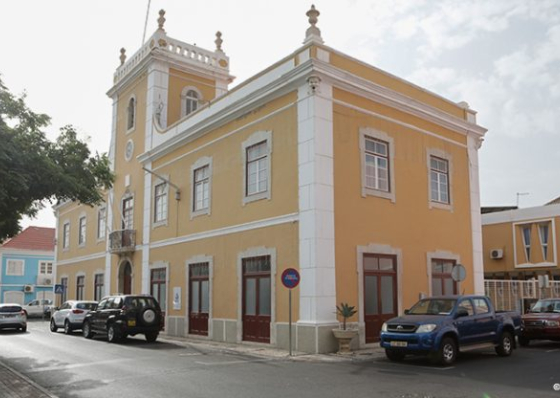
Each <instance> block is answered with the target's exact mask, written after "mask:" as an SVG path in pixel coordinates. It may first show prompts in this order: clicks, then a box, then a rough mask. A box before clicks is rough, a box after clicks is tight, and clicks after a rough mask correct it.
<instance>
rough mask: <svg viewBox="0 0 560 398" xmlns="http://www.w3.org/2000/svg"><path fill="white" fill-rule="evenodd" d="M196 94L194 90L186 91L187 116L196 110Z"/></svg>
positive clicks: (197, 99)
mask: <svg viewBox="0 0 560 398" xmlns="http://www.w3.org/2000/svg"><path fill="white" fill-rule="evenodd" d="M199 100H200V99H199V98H198V93H197V92H196V91H194V90H188V91H187V94H186V96H185V115H188V114H190V113H192V112H194V111H196V110H197V109H198V101H199Z"/></svg>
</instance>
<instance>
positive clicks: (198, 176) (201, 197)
mask: <svg viewBox="0 0 560 398" xmlns="http://www.w3.org/2000/svg"><path fill="white" fill-rule="evenodd" d="M209 188H210V166H208V165H206V166H203V167H200V168H198V169H196V170H195V171H194V192H193V195H194V198H193V205H194V206H193V207H194V208H193V210H194V211H200V210H204V209H208V206H209V204H210V200H209V199H210V191H209Z"/></svg>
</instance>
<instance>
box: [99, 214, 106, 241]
mask: <svg viewBox="0 0 560 398" xmlns="http://www.w3.org/2000/svg"><path fill="white" fill-rule="evenodd" d="M106 236H107V207H106V206H102V207H100V208H99V209H98V210H97V241H98V242H100V241H105V237H106Z"/></svg>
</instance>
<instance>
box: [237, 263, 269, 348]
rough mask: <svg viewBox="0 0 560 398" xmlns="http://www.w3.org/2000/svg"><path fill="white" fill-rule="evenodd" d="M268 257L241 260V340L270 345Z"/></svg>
mask: <svg viewBox="0 0 560 398" xmlns="http://www.w3.org/2000/svg"><path fill="white" fill-rule="evenodd" d="M270 295H271V292H270V257H269V256H261V257H253V258H246V259H244V260H243V340H246V341H256V342H260V343H270V319H271V318H270V313H271V311H270V309H271V300H270V297H271V296H270Z"/></svg>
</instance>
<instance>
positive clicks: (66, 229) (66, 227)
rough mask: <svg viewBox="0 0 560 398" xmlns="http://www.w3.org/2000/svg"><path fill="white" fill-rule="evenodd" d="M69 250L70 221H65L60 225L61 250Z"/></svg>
mask: <svg viewBox="0 0 560 398" xmlns="http://www.w3.org/2000/svg"><path fill="white" fill-rule="evenodd" d="M69 248H70V221H69V220H65V221H64V223H63V224H62V249H63V250H64V251H66V250H68V249H69Z"/></svg>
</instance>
